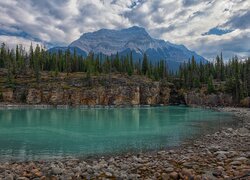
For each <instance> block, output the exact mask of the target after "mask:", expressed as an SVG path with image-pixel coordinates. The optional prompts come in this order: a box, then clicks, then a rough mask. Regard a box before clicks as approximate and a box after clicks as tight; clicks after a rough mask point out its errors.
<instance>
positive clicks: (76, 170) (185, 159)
mask: <svg viewBox="0 0 250 180" xmlns="http://www.w3.org/2000/svg"><path fill="white" fill-rule="evenodd" d="M218 110H219V111H223V112H232V113H234V114H235V116H236V117H237V118H238V119H239V121H240V123H239V126H237V127H232V128H224V129H222V130H220V131H219V132H216V133H214V134H209V135H206V136H204V137H201V138H200V139H198V140H194V141H192V142H186V143H185V144H183V145H181V146H180V147H178V148H176V149H171V150H164V151H160V152H148V153H141V154H126V155H121V156H114V157H108V158H105V157H104V158H100V159H96V160H80V159H63V160H55V161H46V162H45V161H35V162H9V163H0V179H5V178H6V179H10V180H11V179H20V180H21V179H33V178H38V179H46V178H51V179H76V178H78V179H96V178H104V177H105V178H110V179H115V178H120V179H185V178H191V179H192V178H194V179H202V178H205V179H218V178H219V179H233V178H238V179H239V178H242V179H248V178H249V177H250V109H243V108H219V109H218Z"/></svg>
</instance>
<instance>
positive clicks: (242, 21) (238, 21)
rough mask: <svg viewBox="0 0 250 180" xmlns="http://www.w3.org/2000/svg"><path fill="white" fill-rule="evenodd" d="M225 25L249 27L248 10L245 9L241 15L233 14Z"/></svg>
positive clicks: (249, 14)
mask: <svg viewBox="0 0 250 180" xmlns="http://www.w3.org/2000/svg"><path fill="white" fill-rule="evenodd" d="M225 26H230V27H232V28H238V29H246V28H250V11H245V12H243V13H242V14H241V15H238V14H237V15H235V16H233V17H232V19H230V20H229V21H228V22H227V23H226V24H225Z"/></svg>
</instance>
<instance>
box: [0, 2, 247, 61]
mask: <svg viewBox="0 0 250 180" xmlns="http://www.w3.org/2000/svg"><path fill="white" fill-rule="evenodd" d="M133 25H137V26H141V27H144V28H145V29H146V30H147V31H148V32H149V34H150V35H151V36H152V37H154V38H158V39H164V40H166V41H170V42H172V43H176V44H184V45H185V46H187V47H188V48H189V49H191V50H194V51H196V52H197V53H199V54H201V55H203V56H204V57H205V58H208V59H213V58H214V56H215V55H216V54H218V53H220V52H221V51H222V52H223V53H224V56H226V58H229V57H231V56H232V55H235V54H237V55H239V56H249V55H250V1H249V0H203V1H202V0H0V41H1V42H3V41H4V42H7V43H8V44H9V45H10V46H11V45H13V44H15V43H22V44H24V45H27V46H28V45H29V44H30V43H31V41H34V42H40V43H45V44H47V46H64V45H68V44H69V43H70V42H72V41H73V40H76V39H77V38H79V37H80V36H81V34H82V33H85V32H89V31H95V30H98V29H101V28H110V29H122V28H126V27H130V26H133Z"/></svg>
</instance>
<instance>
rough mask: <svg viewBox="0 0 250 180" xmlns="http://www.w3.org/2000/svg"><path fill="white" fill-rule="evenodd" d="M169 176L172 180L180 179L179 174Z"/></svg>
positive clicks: (173, 173) (174, 173)
mask: <svg viewBox="0 0 250 180" xmlns="http://www.w3.org/2000/svg"><path fill="white" fill-rule="evenodd" d="M169 176H170V178H172V179H179V174H178V173H177V172H172V173H170V174H169Z"/></svg>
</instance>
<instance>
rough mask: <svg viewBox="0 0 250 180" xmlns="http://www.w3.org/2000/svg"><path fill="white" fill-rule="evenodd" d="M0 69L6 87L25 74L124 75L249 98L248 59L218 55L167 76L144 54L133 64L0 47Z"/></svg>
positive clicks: (237, 98)
mask: <svg viewBox="0 0 250 180" xmlns="http://www.w3.org/2000/svg"><path fill="white" fill-rule="evenodd" d="M0 68H6V69H7V70H8V75H7V80H8V83H9V84H11V83H12V82H13V79H14V78H15V75H17V74H22V73H26V72H27V70H31V72H33V74H34V75H35V77H36V81H37V82H38V83H39V81H40V73H41V71H52V72H54V74H55V76H57V74H58V73H59V72H65V73H67V74H69V73H73V72H85V75H86V77H87V78H91V76H92V75H98V74H111V73H124V74H127V75H129V76H131V75H133V74H135V75H142V76H147V77H149V78H152V79H154V80H163V79H164V80H166V81H168V82H173V83H175V84H176V85H177V86H178V87H179V88H182V89H186V90H190V89H195V88H197V89H200V88H202V87H205V88H206V89H207V93H209V94H210V93H216V92H217V91H221V92H226V93H230V94H232V96H233V97H234V100H235V101H236V102H239V101H240V100H241V99H242V98H244V97H247V96H250V58H248V59H247V60H245V61H240V60H239V59H238V57H237V56H235V57H233V58H232V59H230V60H229V61H227V63H225V62H224V60H223V56H222V53H221V54H220V56H217V57H216V59H215V61H214V62H206V63H203V62H200V63H198V62H197V61H196V60H195V58H194V57H192V58H191V60H189V61H188V62H186V63H183V64H182V65H181V66H180V67H179V70H177V71H176V72H171V71H169V70H168V67H167V63H166V61H163V60H162V61H158V62H157V63H154V64H153V63H152V61H149V59H148V58H147V55H146V54H144V55H143V58H142V60H134V59H133V56H132V53H130V54H128V55H127V56H123V57H121V56H120V55H119V54H118V53H117V54H116V55H112V56H104V55H101V54H98V55H96V54H94V53H92V52H91V53H89V54H88V56H87V57H83V56H79V55H77V52H76V50H74V52H71V51H70V49H67V50H66V51H61V50H59V51H58V52H49V51H47V50H46V49H45V48H44V47H41V46H39V45H36V47H35V48H34V47H33V46H32V44H31V46H30V48H29V50H28V52H27V51H26V50H25V49H24V47H23V46H22V45H17V46H16V48H15V49H9V48H8V47H7V46H6V44H4V43H2V44H1V48H0ZM177 80H178V81H177Z"/></svg>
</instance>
